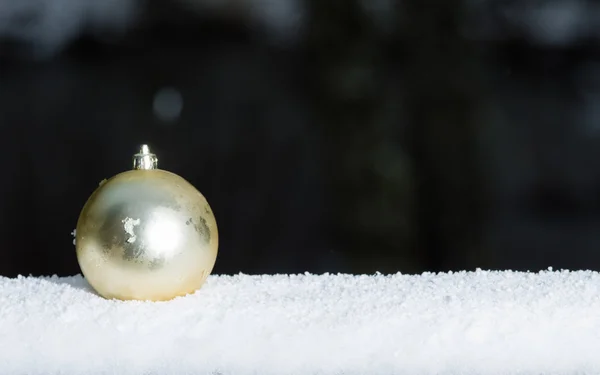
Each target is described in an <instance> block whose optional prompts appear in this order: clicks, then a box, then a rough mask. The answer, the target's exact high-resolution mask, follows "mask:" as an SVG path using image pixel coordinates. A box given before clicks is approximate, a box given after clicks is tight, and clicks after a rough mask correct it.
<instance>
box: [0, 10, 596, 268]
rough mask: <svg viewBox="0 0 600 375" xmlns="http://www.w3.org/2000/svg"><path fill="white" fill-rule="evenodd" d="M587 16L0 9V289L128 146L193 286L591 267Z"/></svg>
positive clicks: (37, 262) (69, 251)
mask: <svg viewBox="0 0 600 375" xmlns="http://www.w3.org/2000/svg"><path fill="white" fill-rule="evenodd" d="M599 46H600V2H598V1H585V0H581V1H576V0H572V1H571V0H548V1H544V0H536V1H534V0H515V1H512V0H436V1H433V0H396V1H393V0H343V1H340V0H170V1H169V0H145V1H144V0H0V166H1V168H2V170H1V171H2V173H1V174H0V175H1V176H2V178H1V180H0V275H5V276H15V275H17V274H25V275H28V274H33V275H43V274H58V275H72V274H76V273H78V272H79V268H78V265H77V261H76V257H75V249H74V246H73V244H72V236H71V231H72V230H73V229H74V228H75V225H76V220H77V217H78V215H79V211H80V209H81V207H82V205H83V204H84V203H85V201H86V199H87V198H88V196H89V195H90V194H91V192H92V191H93V190H94V189H95V188H96V187H97V186H98V183H99V182H100V180H102V179H104V178H107V177H110V176H113V175H115V174H117V173H119V172H121V171H124V170H126V169H129V168H130V167H131V156H132V154H133V153H134V152H135V151H137V148H138V146H139V145H140V144H141V143H149V144H150V146H151V147H152V149H153V150H154V151H155V152H156V153H157V154H158V156H159V158H160V166H161V167H162V168H164V169H168V170H171V171H173V172H175V173H178V174H180V175H182V176H183V177H185V178H186V179H188V180H189V181H190V182H192V183H193V184H194V185H195V186H196V187H197V188H198V189H199V190H200V191H201V192H202V193H203V194H204V195H205V196H206V197H207V199H208V201H209V202H210V204H211V206H212V207H213V209H214V212H215V215H216V218H217V222H218V223H219V229H220V237H221V245H220V253H219V258H218V260H217V265H216V267H215V270H214V272H215V273H238V272H244V273H297V272H304V271H309V272H316V273H321V272H352V273H373V272H376V271H379V272H382V273H388V272H397V271H401V272H403V273H418V272H423V271H448V270H471V269H475V268H476V267H480V268H485V269H512V270H532V271H536V270H539V269H544V268H547V267H554V268H555V269H559V268H569V269H596V270H599V269H600V54H599V51H600V49H599Z"/></svg>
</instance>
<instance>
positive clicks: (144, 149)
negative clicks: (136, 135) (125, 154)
mask: <svg viewBox="0 0 600 375" xmlns="http://www.w3.org/2000/svg"><path fill="white" fill-rule="evenodd" d="M157 168H158V158H157V157H156V155H155V154H153V153H151V152H150V147H148V145H142V146H141V147H140V152H138V153H137V154H135V155H133V169H136V170H150V169H157Z"/></svg>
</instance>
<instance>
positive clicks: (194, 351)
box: [0, 271, 600, 375]
mask: <svg viewBox="0 0 600 375" xmlns="http://www.w3.org/2000/svg"><path fill="white" fill-rule="evenodd" d="M599 348H600V274H598V273H595V272H566V271H565V272H551V271H548V272H542V273H538V274H533V273H514V272H484V271H477V272H462V273H455V274H423V275H418V276H407V275H391V276H384V275H375V276H350V275H320V276H316V275H276V276H247V275H237V276H211V277H210V278H209V280H208V282H207V284H206V285H205V287H204V288H203V289H202V290H201V291H199V292H197V293H196V294H194V295H190V296H187V297H182V298H177V299H175V300H173V301H170V302H160V303H152V302H122V301H110V300H104V299H102V298H100V297H98V296H96V295H95V294H94V293H93V292H92V291H91V289H90V288H89V286H88V285H87V283H86V282H85V281H84V280H83V279H82V278H81V277H80V276H74V277H69V278H57V277H53V278H33V277H29V278H26V277H19V278H16V279H9V278H0V373H1V374H13V375H18V374H29V375H35V374H64V375H69V374H109V373H110V374H236V375H242V374H265V375H267V374H433V373H436V374H474V373H477V374H517V373H518V374H534V373H535V374H541V373H543V374H555V373H561V374H566V373H578V374H582V373H590V374H591V373H599V372H600V355H599V354H598V353H599V352H598V350H599Z"/></svg>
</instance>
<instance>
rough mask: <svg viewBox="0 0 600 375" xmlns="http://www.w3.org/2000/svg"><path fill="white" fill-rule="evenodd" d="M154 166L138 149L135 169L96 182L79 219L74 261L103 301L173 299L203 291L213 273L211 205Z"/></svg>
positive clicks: (214, 251)
mask: <svg viewBox="0 0 600 375" xmlns="http://www.w3.org/2000/svg"><path fill="white" fill-rule="evenodd" d="M157 163H158V158H157V157H156V155H154V154H152V153H151V152H150V150H149V148H148V146H147V145H143V146H142V147H141V150H140V152H139V153H138V154H135V155H134V156H133V170H130V171H126V172H123V173H120V174H118V175H116V176H114V177H112V178H110V179H108V180H105V181H103V182H101V183H100V186H99V187H98V188H97V189H96V191H94V192H93V193H92V195H91V196H90V197H89V199H88V201H87V202H86V203H85V205H84V207H83V209H82V211H81V214H80V215H79V219H78V221H77V228H76V231H75V232H74V233H75V247H76V252H77V260H78V262H79V266H80V267H81V271H82V273H83V276H84V277H85V278H86V280H87V281H88V282H89V283H90V285H91V286H92V287H93V288H94V289H95V290H96V292H98V294H100V295H101V296H103V297H105V298H109V299H110V298H116V299H121V300H151V301H164V300H170V299H172V298H174V297H177V296H183V295H186V294H190V293H193V292H195V291H196V290H198V289H200V288H201V287H202V285H203V284H204V282H205V281H206V278H207V277H208V275H209V274H210V273H211V272H212V270H213V267H214V264H215V261H216V258H217V252H218V246H219V238H218V231H217V223H216V221H215V217H214V215H213V212H212V210H211V208H210V206H209V204H208V202H207V201H206V199H205V198H204V196H203V195H202V194H201V193H200V192H199V191H198V190H196V188H194V186H192V185H191V184H190V183H189V182H187V181H186V180H185V179H183V178H182V177H180V176H178V175H176V174H174V173H171V172H167V171H164V170H160V169H157Z"/></svg>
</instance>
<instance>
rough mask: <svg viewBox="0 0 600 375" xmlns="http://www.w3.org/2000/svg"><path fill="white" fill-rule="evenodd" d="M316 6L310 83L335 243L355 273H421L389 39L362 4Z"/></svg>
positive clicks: (315, 1) (314, 0) (319, 0)
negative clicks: (325, 157) (325, 160)
mask: <svg viewBox="0 0 600 375" xmlns="http://www.w3.org/2000/svg"><path fill="white" fill-rule="evenodd" d="M309 4H310V16H309V17H310V20H311V21H310V25H311V29H310V31H309V37H308V42H307V48H308V54H307V55H308V56H309V63H308V66H309V70H308V71H309V73H308V74H309V75H310V76H309V77H307V81H308V82H310V83H311V87H310V91H311V97H312V98H313V103H314V107H315V109H316V111H317V113H318V114H319V119H320V123H319V126H321V128H322V129H321V131H322V134H323V136H324V139H325V140H326V143H327V149H328V160H329V165H328V168H329V178H330V186H329V187H330V192H331V196H330V201H331V202H332V207H333V211H334V216H333V217H332V223H331V226H332V227H333V231H334V233H336V235H337V238H336V243H338V244H340V246H342V247H343V248H342V249H341V250H342V251H343V252H345V253H346V254H347V255H348V256H349V258H350V259H351V260H352V261H353V262H352V263H353V268H352V270H353V272H369V273H370V272H375V271H380V272H396V271H398V270H400V271H402V272H416V271H418V270H420V269H423V266H424V265H423V264H422V260H421V259H420V255H419V254H418V253H416V252H415V251H414V250H415V247H414V246H413V245H412V241H413V238H412V233H413V230H412V228H411V221H412V220H411V217H412V215H413V214H412V210H413V205H412V201H413V191H412V184H413V181H412V176H411V168H410V165H409V163H408V158H407V155H406V153H405V150H404V148H403V147H402V145H401V139H402V127H401V117H402V104H401V101H402V95H403V94H402V89H401V86H400V85H399V84H398V74H397V73H398V69H397V68H395V67H394V66H393V64H390V63H389V62H390V61H389V56H387V55H388V48H387V47H386V43H387V41H386V38H385V37H384V36H383V35H382V33H381V31H380V28H379V27H378V25H377V20H376V19H374V18H372V17H370V16H369V15H368V14H367V12H365V9H363V8H362V7H361V6H360V4H359V2H358V1H356V0H345V1H332V0H327V1H323V0H310V1H309Z"/></svg>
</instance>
